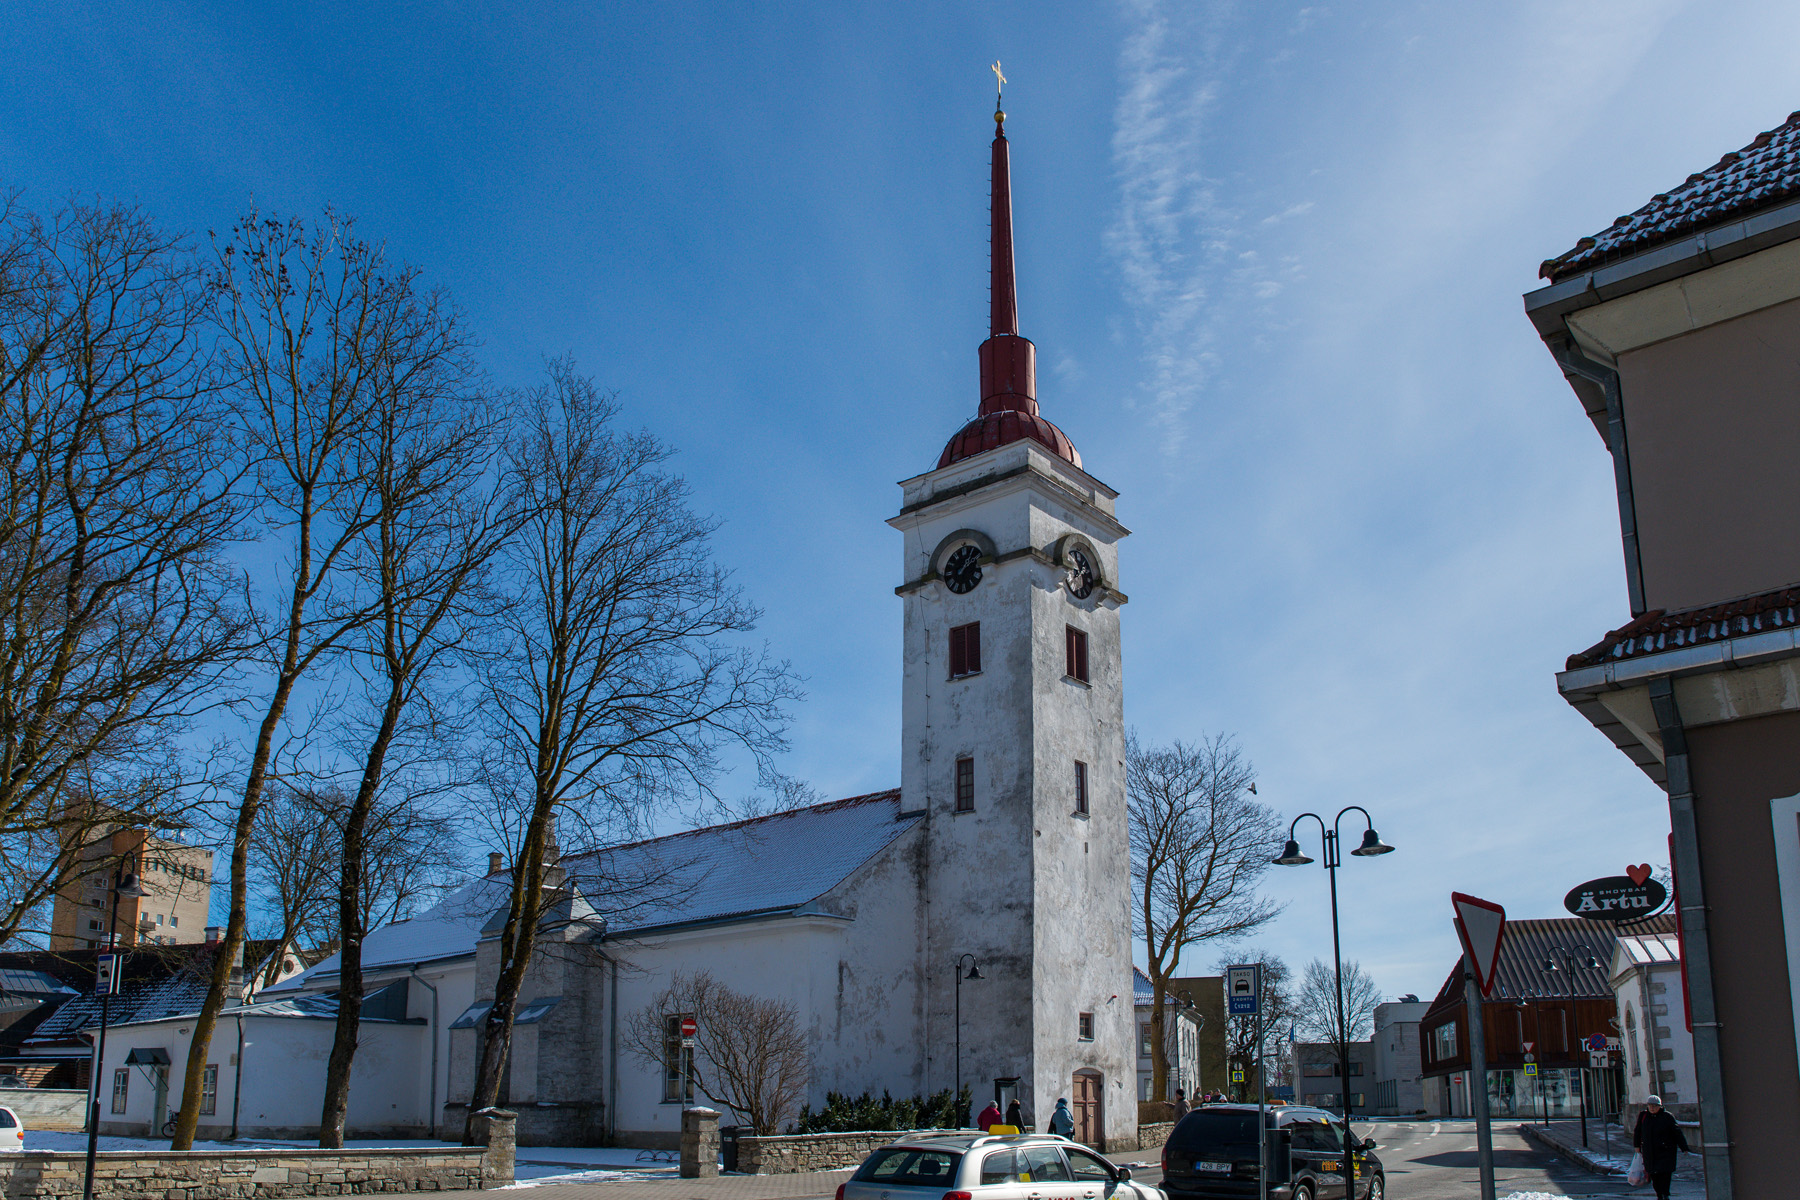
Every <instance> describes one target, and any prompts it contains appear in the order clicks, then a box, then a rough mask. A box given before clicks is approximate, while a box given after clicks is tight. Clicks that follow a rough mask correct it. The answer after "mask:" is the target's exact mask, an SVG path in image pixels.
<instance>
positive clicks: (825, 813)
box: [263, 788, 920, 996]
mask: <svg viewBox="0 0 1800 1200" xmlns="http://www.w3.org/2000/svg"><path fill="white" fill-rule="evenodd" d="M919 820H920V817H919V816H918V815H917V814H912V815H908V816H906V817H902V816H901V815H900V792H899V789H897V788H896V789H894V790H892V791H886V792H873V793H871V794H869V795H866V796H852V797H849V798H848V799H845V800H833V801H831V802H830V803H827V804H816V805H813V806H811V807H809V808H801V809H796V810H794V811H793V812H787V813H777V814H775V815H773V816H768V817H759V818H756V819H754V820H749V821H735V822H732V823H731V824H729V825H713V826H709V827H707V828H705V829H694V830H689V831H688V832H686V833H677V834H671V835H670V836H668V837H661V838H653V839H651V840H649V841H643V842H633V843H630V844H628V845H623V846H615V847H611V848H609V849H606V850H602V851H597V852H591V853H588V854H573V855H566V856H565V857H564V858H563V860H562V865H563V866H564V867H565V868H566V869H567V870H568V872H569V875H570V877H571V878H572V879H573V880H574V882H575V884H576V886H577V887H579V888H580V889H581V891H582V894H583V895H584V896H586V897H587V899H588V901H589V902H590V903H591V904H592V905H593V906H594V908H595V909H596V910H598V911H599V913H600V914H601V915H602V916H604V917H606V921H607V932H608V934H609V935H618V934H642V933H647V932H650V931H652V930H656V929H662V928H667V927H669V926H673V925H689V924H694V923H697V922H703V921H719V920H729V919H732V918H742V917H748V916H753V915H755V914H758V913H780V912H791V911H793V910H795V909H798V908H801V907H803V906H804V905H806V904H808V903H810V902H811V901H813V900H816V899H818V898H819V897H820V896H823V895H824V894H825V893H827V892H829V891H831V890H832V889H833V888H835V887H837V886H838V885H839V884H840V883H842V882H843V881H844V880H845V879H846V878H848V877H849V876H850V874H851V873H852V872H854V871H855V870H856V869H857V868H858V867H860V866H862V865H863V864H864V863H866V862H868V861H869V859H871V858H872V857H874V856H875V855H876V854H878V853H880V852H881V851H882V850H883V849H885V848H886V847H888V846H889V845H891V844H892V843H893V842H894V840H895V839H896V838H898V837H900V836H901V835H902V834H904V833H905V832H906V831H907V830H909V829H911V828H912V827H913V826H914V825H915V824H917V823H918V821H919ZM509 887H510V882H509V880H508V879H507V877H506V876H505V875H503V874H502V875H491V876H488V877H487V878H485V879H478V880H476V881H475V882H473V883H471V884H469V885H468V886H466V887H464V888H462V889H460V890H459V891H457V892H455V893H453V894H451V895H450V896H449V897H447V898H446V899H445V900H444V901H443V902H442V903H440V904H439V905H437V906H436V907H435V908H432V909H431V910H429V911H427V912H424V913H421V914H420V915H419V916H417V917H414V918H412V919H411V920H408V921H401V922H397V923H396V924H393V925H387V926H384V927H383V928H381V929H378V930H376V931H375V932H374V933H372V934H370V935H369V936H368V938H367V939H366V940H365V941H364V942H363V966H364V968H365V969H367V968H372V967H382V966H398V965H405V964H409V963H415V962H429V961H433V960H437V959H445V958H454V957H457V956H459V955H464V954H473V953H474V952H475V942H476V940H477V938H478V937H479V935H480V931H481V928H482V926H483V925H484V924H486V923H487V921H488V920H489V918H490V917H492V915H493V914H494V911H495V910H496V909H498V908H500V907H501V906H503V905H504V904H505V903H506V897H507V891H508V889H509ZM337 968H338V956H337V955H335V954H333V955H332V956H331V957H329V958H327V959H324V960H323V961H321V962H320V963H319V964H318V965H317V966H314V967H312V968H310V969H309V970H307V971H305V972H303V973H302V974H300V975H296V976H295V977H293V978H292V979H288V980H284V981H283V982H282V983H280V984H278V985H276V986H275V987H272V988H268V989H265V991H264V993H263V994H264V995H269V996H272V995H274V994H275V993H277V992H283V991H290V990H295V989H298V988H303V987H305V986H307V985H308V982H309V981H310V980H311V979H313V978H315V977H317V976H321V975H331V974H335V973H336V972H337Z"/></svg>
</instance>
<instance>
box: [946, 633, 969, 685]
mask: <svg viewBox="0 0 1800 1200" xmlns="http://www.w3.org/2000/svg"><path fill="white" fill-rule="evenodd" d="M963 629H964V627H963V626H961V625H958V626H957V627H956V628H954V629H952V630H951V631H950V678H952V679H955V678H956V677H957V676H958V675H967V674H968V673H969V653H968V650H967V648H966V646H965V643H964V641H963Z"/></svg>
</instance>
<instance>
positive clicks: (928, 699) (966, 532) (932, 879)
mask: <svg viewBox="0 0 1800 1200" xmlns="http://www.w3.org/2000/svg"><path fill="white" fill-rule="evenodd" d="M984 480H985V481H986V482H985V483H984V482H983V481H984ZM902 486H903V488H904V501H903V504H904V509H903V512H902V515H901V516H899V517H896V518H894V519H893V520H892V521H891V522H890V524H892V525H893V526H894V527H895V528H897V529H899V530H901V532H902V533H903V535H904V537H905V555H904V561H905V563H906V572H907V574H906V580H905V583H904V584H903V587H902V594H903V595H904V597H905V609H906V611H905V625H904V629H905V634H904V646H905V651H904V664H903V685H902V686H903V689H904V691H903V700H902V717H903V721H904V731H903V736H902V757H901V772H902V788H903V792H904V795H905V800H904V804H905V807H907V808H908V809H915V808H925V809H928V810H929V812H930V817H929V824H928V831H927V838H928V842H929V845H930V852H929V869H928V871H927V873H926V879H925V884H924V888H925V894H926V897H927V900H928V905H929V907H928V916H927V920H926V925H925V946H924V949H923V960H924V965H923V970H922V975H923V977H924V988H925V1009H926V1021H925V1025H926V1040H927V1043H928V1045H929V1046H930V1047H931V1050H932V1052H934V1057H933V1059H932V1063H931V1067H930V1071H931V1077H930V1080H929V1083H930V1085H931V1086H934V1087H940V1086H948V1085H950V1084H951V1082H952V1080H953V1079H954V1077H955V1074H956V1071H955V1066H956V1064H955V1062H954V1059H953V1058H952V1057H951V1056H950V1055H948V1054H946V1053H945V1051H946V1050H948V1049H949V1048H950V1047H951V1046H952V1045H953V1044H954V1041H955V1037H956V1027H955V1023H956V1016H955V1012H954V1002H953V997H954V976H953V975H952V974H951V973H950V972H951V966H952V964H953V963H955V962H956V961H958V956H959V955H961V954H963V953H964V952H968V953H973V954H974V955H975V956H976V958H977V959H979V960H980V961H981V962H982V967H983V973H984V975H985V976H986V979H985V980H983V981H979V982H971V983H965V985H964V997H963V999H964V1001H965V1003H964V1008H963V1015H962V1023H961V1035H962V1043H963V1061H962V1078H963V1081H964V1082H965V1083H970V1084H974V1085H975V1092H976V1095H977V1097H978V1098H982V1099H985V1098H986V1097H987V1096H988V1095H990V1094H991V1092H992V1089H993V1081H994V1080H995V1079H997V1078H1004V1077H1016V1078H1018V1079H1019V1081H1020V1088H1021V1098H1022V1100H1023V1101H1024V1103H1025V1106H1026V1109H1027V1114H1028V1118H1029V1119H1031V1120H1034V1121H1036V1122H1037V1123H1039V1124H1040V1125H1041V1124H1043V1123H1044V1122H1046V1121H1047V1120H1048V1118H1049V1115H1050V1112H1051V1111H1052V1109H1053V1107H1054V1104H1055V1101H1056V1099H1057V1098H1058V1097H1060V1096H1069V1095H1071V1093H1072V1088H1073V1085H1074V1073H1075V1072H1076V1071H1077V1070H1088V1071H1099V1072H1100V1073H1101V1075H1102V1078H1103V1080H1104V1087H1103V1107H1104V1123H1105V1133H1106V1137H1107V1139H1108V1140H1109V1141H1117V1142H1119V1143H1121V1144H1124V1143H1134V1141H1135V1129H1136V1107H1135V1105H1134V1104H1133V1103H1132V1095H1133V1091H1132V1089H1133V1079H1134V1074H1135V1072H1134V1069H1133V1067H1134V1063H1133V1060H1132V1057H1131V1051H1132V1041H1131V1039H1132V1034H1133V1023H1132V1019H1131V994H1132V993H1131V979H1130V942H1129V939H1130V919H1129V912H1128V910H1127V903H1128V901H1127V892H1128V886H1127V885H1128V880H1129V860H1128V849H1127V842H1126V834H1125V826H1124V775H1123V762H1122V760H1123V758H1124V741H1123V739H1124V732H1123V706H1122V691H1121V680H1120V673H1119V634H1118V615H1117V605H1118V603H1119V599H1118V597H1117V596H1116V595H1115V594H1114V592H1113V591H1112V590H1110V589H1115V588H1116V583H1117V578H1118V574H1117V572H1118V558H1117V550H1116V543H1117V540H1118V538H1119V537H1121V536H1123V535H1124V533H1125V530H1124V529H1123V528H1122V527H1120V526H1118V525H1117V523H1116V521H1115V520H1114V519H1113V517H1112V511H1113V506H1112V502H1113V496H1114V494H1113V493H1112V492H1111V491H1110V489H1108V488H1106V486H1105V485H1104V484H1101V483H1099V482H1098V481H1097V480H1094V479H1092V478H1091V477H1089V476H1087V475H1086V474H1085V473H1083V472H1081V471H1080V470H1078V469H1076V468H1074V467H1071V466H1070V465H1068V464H1067V463H1064V462H1063V461H1062V460H1061V459H1059V458H1056V457H1055V456H1053V455H1050V454H1048V453H1047V452H1045V451H1044V450H1043V449H1042V447H1040V446H1038V445H1037V444H1036V443H1034V442H1030V441H1022V442H1017V443H1013V444H1011V445H1008V446H1005V447H1002V448H1000V449H998V450H995V451H991V452H988V453H986V454H982V455H979V456H976V457H975V458H972V459H969V460H966V461H964V462H962V463H958V464H953V465H952V466H950V467H947V468H944V469H942V470H939V471H934V472H931V473H929V474H927V475H924V476H920V477H918V478H916V479H912V480H908V481H906V482H905V483H904V484H903V485H902ZM939 496H942V497H944V499H942V500H941V501H936V498H937V497H939ZM934 501H936V502H935V503H934ZM1070 534H1075V535H1079V536H1080V537H1081V538H1082V539H1083V540H1084V541H1085V543H1086V548H1087V549H1088V550H1089V551H1091V555H1090V557H1091V558H1093V559H1096V560H1097V561H1096V563H1095V565H1096V566H1097V567H1098V568H1099V573H1100V576H1101V579H1102V581H1103V582H1104V584H1105V585H1107V586H1105V587H1102V588H1099V589H1096V591H1095V593H1094V595H1093V596H1091V597H1089V598H1087V599H1086V600H1076V599H1074V598H1073V597H1072V596H1071V595H1070V594H1069V593H1068V592H1067V590H1066V589H1065V588H1063V587H1062V580H1063V578H1064V570H1063V568H1062V567H1061V566H1059V565H1058V564H1057V561H1056V558H1057V555H1058V552H1059V551H1060V550H1061V549H1062V539H1063V538H1064V537H1065V536H1066V535H1070ZM959 537H966V540H968V541H969V542H971V543H973V544H977V545H981V546H982V548H983V550H984V552H985V554H986V555H987V556H988V558H989V561H987V562H986V563H984V565H983V576H982V579H981V581H980V583H979V584H978V585H977V586H976V587H975V588H974V589H973V590H972V591H970V592H968V593H966V594H963V595H960V596H959V595H956V594H955V593H952V592H951V591H950V590H949V589H948V588H947V587H946V586H944V584H943V583H942V582H941V581H938V580H936V579H932V578H930V576H931V575H932V574H933V573H934V572H937V571H939V570H941V569H942V566H943V563H942V559H943V558H944V557H945V556H946V555H947V554H948V552H949V550H950V549H951V548H953V544H954V543H955V542H956V540H957V539H958V538H959ZM970 621H979V622H981V659H982V662H981V667H982V669H981V672H980V674H977V675H971V676H967V677H964V678H960V679H951V678H949V674H948V663H947V657H948V655H947V645H946V641H947V634H948V630H949V629H951V628H952V627H955V626H958V625H962V624H965V623H967V622H970ZM1066 625H1073V626H1075V627H1077V628H1079V629H1082V630H1083V631H1085V632H1086V633H1087V634H1088V638H1089V646H1088V660H1089V681H1088V682H1087V683H1086V684H1083V683H1080V682H1075V681H1071V680H1068V679H1065V677H1064V676H1065V671H1064V666H1065V659H1064V654H1065V639H1064V630H1065V626H1066ZM964 756H967V757H971V758H973V759H974V766H975V782H976V787H975V805H974V811H973V812H960V813H959V812H957V811H956V803H955V769H956V760H957V759H958V758H959V757H964ZM1077 760H1079V761H1082V762H1084V763H1086V764H1087V765H1088V768H1089V785H1088V786H1089V805H1090V813H1089V814H1088V816H1087V817H1086V818H1085V819H1083V818H1081V817H1079V816H1077V815H1076V814H1074V813H1073V811H1072V810H1073V807H1074V799H1073V779H1074V763H1075V762H1076V761H1077ZM1081 1013H1091V1014H1092V1015H1093V1019H1094V1030H1093V1038H1092V1040H1091V1041H1090V1040H1083V1039H1082V1038H1081V1037H1080V1036H1079V1028H1078V1022H1079V1020H1080V1014H1081Z"/></svg>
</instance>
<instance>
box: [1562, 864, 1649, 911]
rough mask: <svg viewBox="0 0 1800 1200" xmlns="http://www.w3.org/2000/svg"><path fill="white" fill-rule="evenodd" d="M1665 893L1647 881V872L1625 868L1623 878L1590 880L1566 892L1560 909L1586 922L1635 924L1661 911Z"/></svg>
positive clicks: (1646, 870)
mask: <svg viewBox="0 0 1800 1200" xmlns="http://www.w3.org/2000/svg"><path fill="white" fill-rule="evenodd" d="M1668 895H1669V893H1668V890H1667V889H1666V888H1664V887H1663V885H1662V884H1660V883H1658V882H1657V881H1656V880H1654V879H1652V878H1650V868H1649V867H1647V866H1645V867H1628V868H1626V874H1624V875H1609V876H1607V877H1606V878H1605V879H1590V880H1588V881H1587V882H1586V883H1583V884H1579V885H1577V886H1575V887H1573V888H1570V889H1569V894H1568V895H1567V896H1564V897H1563V907H1564V908H1566V909H1568V910H1569V911H1570V912H1572V913H1574V914H1575V915H1576V916H1578V917H1586V918H1587V919H1588V920H1590V921H1635V920H1637V919H1639V918H1641V917H1647V916H1650V915H1651V914H1652V913H1655V912H1656V911H1657V910H1659V909H1660V908H1662V906H1663V901H1664V900H1666V899H1668Z"/></svg>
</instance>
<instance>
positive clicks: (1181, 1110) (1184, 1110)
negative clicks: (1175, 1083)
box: [1175, 1088, 1188, 1121]
mask: <svg viewBox="0 0 1800 1200" xmlns="http://www.w3.org/2000/svg"><path fill="white" fill-rule="evenodd" d="M1187 1115H1188V1101H1187V1092H1185V1091H1183V1090H1182V1089H1181V1088H1176V1089H1175V1119H1176V1120H1177V1121H1179V1120H1181V1118H1183V1117H1185V1116H1187Z"/></svg>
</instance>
